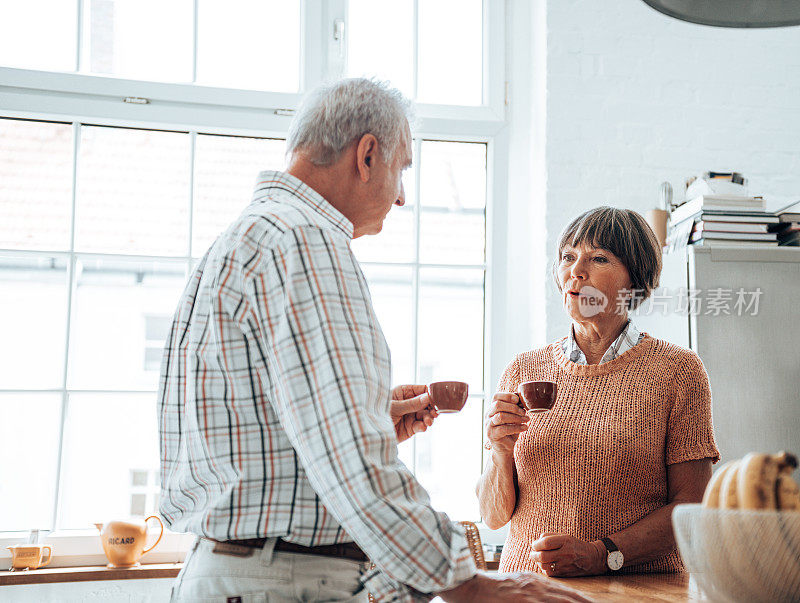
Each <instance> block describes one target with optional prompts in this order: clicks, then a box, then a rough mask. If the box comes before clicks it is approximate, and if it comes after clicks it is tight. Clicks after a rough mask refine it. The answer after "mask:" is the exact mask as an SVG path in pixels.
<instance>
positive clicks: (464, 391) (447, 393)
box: [428, 381, 469, 412]
mask: <svg viewBox="0 0 800 603" xmlns="http://www.w3.org/2000/svg"><path fill="white" fill-rule="evenodd" d="M428 395H429V396H430V397H431V404H433V405H434V406H435V407H436V410H438V411H439V412H458V411H459V410H461V409H462V408H464V404H466V402H467V396H468V395H469V386H468V385H467V384H466V383H464V382H463V381H436V382H435V383H431V384H429V385H428Z"/></svg>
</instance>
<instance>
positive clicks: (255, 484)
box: [158, 172, 476, 601]
mask: <svg viewBox="0 0 800 603" xmlns="http://www.w3.org/2000/svg"><path fill="white" fill-rule="evenodd" d="M352 236H353V226H352V224H351V223H350V222H349V221H348V220H347V218H345V217H344V216H343V215H342V214H341V213H340V212H338V211H337V210H336V209H335V208H334V207H333V206H331V205H330V204H329V203H328V202H326V201H325V199H323V198H322V197H321V196H320V195H319V194H317V193H316V192H315V191H313V190H312V189H311V188H309V187H308V186H306V185H305V184H303V183H302V182H301V181H300V180H298V179H296V178H294V177H292V176H290V175H288V174H285V173H281V172H262V173H261V174H260V175H259V179H258V184H257V186H256V191H255V195H254V198H253V202H252V203H251V204H250V205H249V206H248V207H247V209H245V210H244V212H242V214H241V215H240V216H239V218H238V219H237V220H236V221H234V223H233V224H232V225H231V226H230V227H229V228H228V229H227V230H226V231H225V232H224V233H223V234H222V235H221V236H220V237H219V238H218V239H217V241H216V242H215V243H214V244H213V246H212V247H211V248H210V249H209V250H208V252H206V254H205V257H203V259H202V261H201V262H200V264H199V266H198V267H197V268H196V269H195V270H194V273H193V274H192V276H191V278H190V279H189V283H188V285H187V286H186V289H185V290H184V292H183V296H182V298H181V300H180V303H179V305H178V309H177V310H176V312H175V317H174V320H173V323H172V328H171V330H170V334H169V337H168V340H167V345H166V348H165V350H164V358H163V361H162V367H161V379H160V383H159V393H158V397H159V432H160V440H161V476H162V486H161V503H160V511H161V514H162V515H163V517H164V518H165V520H166V521H167V523H168V525H169V526H170V527H171V528H172V529H174V530H178V531H190V532H193V533H195V534H199V535H202V536H206V537H209V538H214V539H218V540H232V539H242V538H256V537H280V538H282V539H284V540H288V541H290V542H294V543H297V544H301V545H305V546H316V545H322V544H333V543H340V542H348V541H351V540H355V541H356V542H357V543H358V545H359V546H360V547H361V548H362V549H363V550H364V552H365V553H367V555H368V556H369V557H370V559H371V560H372V561H373V562H374V563H375V564H376V565H377V566H378V568H377V569H376V570H374V571H372V572H369V573H367V574H366V575H365V577H364V581H365V584H366V586H367V588H368V589H369V590H370V591H371V592H372V593H373V594H375V595H376V596H377V597H378V598H379V599H382V600H397V601H411V600H418V599H420V598H422V599H423V600H427V599H428V598H429V597H426V596H422V595H421V594H420V593H431V592H436V591H439V590H442V589H445V588H449V587H452V586H454V585H456V584H458V583H460V582H463V581H464V580H466V579H467V578H469V577H471V576H472V575H474V573H475V571H476V569H475V564H474V561H473V560H472V557H471V555H470V552H469V547H468V545H467V542H466V539H465V537H464V533H463V530H462V529H461V527H460V526H458V525H457V524H454V523H452V522H451V521H450V520H449V519H448V517H447V516H446V515H445V514H444V513H438V512H436V511H435V510H434V509H433V508H432V507H431V505H430V500H429V498H428V495H427V493H426V492H425V490H424V489H423V488H422V487H421V486H420V485H419V483H418V482H417V480H416V479H415V478H414V476H413V475H412V474H411V473H410V471H409V470H408V469H407V468H406V466H405V465H404V464H403V463H402V462H401V461H400V460H399V458H398V456H397V436H396V433H395V430H394V426H393V424H392V421H391V418H390V416H389V400H390V377H391V367H390V356H389V348H388V346H387V344H386V340H385V339H384V336H383V333H382V331H381V328H380V325H379V324H378V320H377V318H376V316H375V313H374V311H373V309H372V303H371V300H370V295H369V291H368V289H367V283H366V281H365V279H364V275H363V274H362V272H361V269H360V267H359V265H358V262H357V261H356V259H355V258H354V257H353V254H352V253H351V251H350V240H351V239H352ZM414 591H419V592H414Z"/></svg>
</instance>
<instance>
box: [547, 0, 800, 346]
mask: <svg viewBox="0 0 800 603" xmlns="http://www.w3.org/2000/svg"><path fill="white" fill-rule="evenodd" d="M542 1H545V0H542ZM546 13H547V16H546V20H547V28H546V29H547V52H546V64H547V77H546V86H547V106H546V143H545V144H546V147H545V154H544V162H545V168H546V173H547V184H546V200H547V210H546V218H545V230H546V249H547V253H548V258H547V259H548V261H549V262H551V261H552V260H553V253H554V252H553V249H554V247H555V244H556V240H557V237H558V234H559V231H560V229H561V228H563V227H564V226H565V225H566V224H567V222H568V221H569V220H570V219H571V218H573V217H574V216H576V215H578V214H579V213H580V212H582V211H584V210H586V209H589V208H591V207H594V206H597V205H604V204H608V205H615V206H619V207H627V208H631V209H635V210H637V211H640V212H644V211H645V210H647V209H649V208H650V207H652V206H654V205H655V204H656V203H657V200H658V187H659V184H660V183H661V182H662V181H663V180H669V181H670V182H671V183H672V185H673V188H674V189H675V191H676V193H678V194H680V193H681V192H682V182H683V180H684V178H685V177H686V176H687V175H690V174H693V173H696V172H698V171H702V170H707V169H712V170H713V169H716V170H737V171H740V172H742V173H743V174H745V175H746V176H747V177H748V178H749V179H750V190H751V192H752V193H754V194H759V193H763V194H765V195H767V196H768V197H771V198H772V199H773V204H774V203H777V202H778V201H780V200H782V199H791V198H793V197H794V198H800V27H793V28H781V29H770V30H732V29H719V28H711V27H705V26H700V25H693V24H690V23H683V22H680V21H676V20H674V19H671V18H669V17H666V16H664V15H662V14H660V13H657V12H656V11H654V10H652V9H651V8H649V7H648V6H647V5H645V4H644V2H641V0H603V1H602V2H597V1H596V0H547V1H546ZM533 144H537V141H533ZM771 205H772V204H771ZM546 291H547V293H546V316H547V328H546V338H547V341H552V340H554V339H556V338H558V337H561V336H563V335H564V334H565V332H566V329H567V328H568V324H569V321H568V319H567V317H566V316H565V315H564V313H563V311H562V309H561V300H560V297H559V296H558V295H557V292H556V290H555V287H553V286H550V285H549V284H548V287H547V289H546ZM539 343H540V342H539Z"/></svg>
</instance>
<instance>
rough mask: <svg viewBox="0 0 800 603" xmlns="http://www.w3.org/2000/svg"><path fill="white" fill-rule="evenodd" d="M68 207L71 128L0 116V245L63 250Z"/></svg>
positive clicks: (70, 195) (65, 246)
mask: <svg viewBox="0 0 800 603" xmlns="http://www.w3.org/2000/svg"><path fill="white" fill-rule="evenodd" d="M15 6H16V5H15ZM71 205H72V126H71V125H68V124H54V123H45V122H36V121H21V120H16V119H0V207H2V208H3V209H2V220H0V248H4V249H33V248H39V249H52V250H57V249H67V248H68V247H69V227H70V224H69V222H70V219H71V217H70V214H71V213H72V212H71Z"/></svg>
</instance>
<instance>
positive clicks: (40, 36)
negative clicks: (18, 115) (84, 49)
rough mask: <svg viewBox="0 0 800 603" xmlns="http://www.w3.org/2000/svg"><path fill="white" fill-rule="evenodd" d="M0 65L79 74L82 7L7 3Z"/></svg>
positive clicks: (49, 1) (0, 23)
mask: <svg viewBox="0 0 800 603" xmlns="http://www.w3.org/2000/svg"><path fill="white" fill-rule="evenodd" d="M0 15H1V16H0V65H2V66H3V67H18V68H22V69H45V70H48V71H75V60H76V58H77V52H76V48H77V46H76V45H77V40H78V4H77V3H76V2H74V1H73V2H67V1H65V0H24V1H22V0H16V1H14V0H6V1H5V2H3V3H2V7H0Z"/></svg>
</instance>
